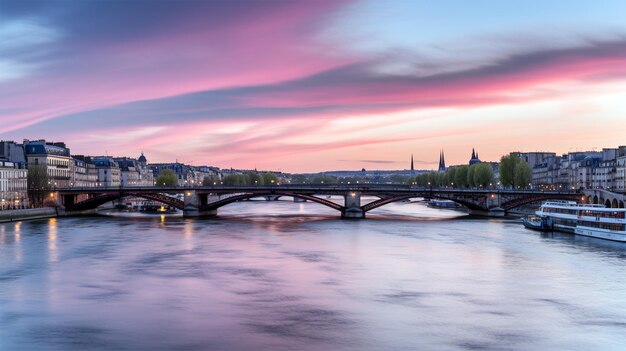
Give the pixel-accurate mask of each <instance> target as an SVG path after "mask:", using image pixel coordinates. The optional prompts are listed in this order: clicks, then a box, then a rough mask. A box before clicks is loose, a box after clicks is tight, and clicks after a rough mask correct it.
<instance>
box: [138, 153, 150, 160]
mask: <svg viewBox="0 0 626 351" xmlns="http://www.w3.org/2000/svg"><path fill="white" fill-rule="evenodd" d="M137 161H139V162H142V163H148V160H147V159H146V156H144V155H143V152H142V153H141V156H139V158H138V159H137Z"/></svg>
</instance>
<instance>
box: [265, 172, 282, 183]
mask: <svg viewBox="0 0 626 351" xmlns="http://www.w3.org/2000/svg"><path fill="white" fill-rule="evenodd" d="M261 176H262V177H263V184H265V185H278V184H279V183H280V180H279V179H278V176H277V175H276V174H274V173H263V174H262V175H261Z"/></svg>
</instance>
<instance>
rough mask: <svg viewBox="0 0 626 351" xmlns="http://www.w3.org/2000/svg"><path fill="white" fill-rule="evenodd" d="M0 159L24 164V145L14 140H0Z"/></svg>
mask: <svg viewBox="0 0 626 351" xmlns="http://www.w3.org/2000/svg"><path fill="white" fill-rule="evenodd" d="M0 160H2V161H8V162H13V163H17V164H22V165H25V164H26V155H25V154H24V145H22V144H17V143H16V142H14V141H0Z"/></svg>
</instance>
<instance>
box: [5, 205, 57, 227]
mask: <svg viewBox="0 0 626 351" xmlns="http://www.w3.org/2000/svg"><path fill="white" fill-rule="evenodd" d="M57 215H58V213H57V209H56V208H54V207H44V208H26V209H22V210H4V211H0V223H3V222H15V221H24V220H28V219H40V218H51V217H56V216H57Z"/></svg>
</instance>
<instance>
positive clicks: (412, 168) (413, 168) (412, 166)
mask: <svg viewBox="0 0 626 351" xmlns="http://www.w3.org/2000/svg"><path fill="white" fill-rule="evenodd" d="M411 170H412V171H414V170H415V167H414V164H413V154H411Z"/></svg>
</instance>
